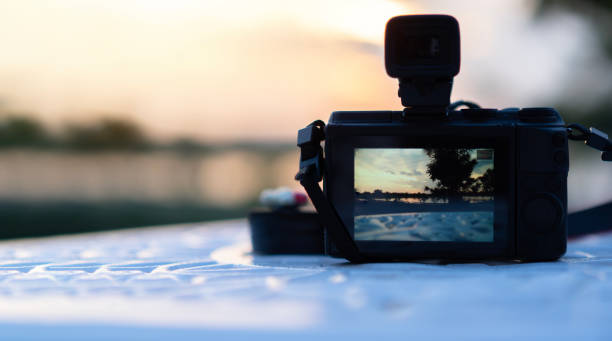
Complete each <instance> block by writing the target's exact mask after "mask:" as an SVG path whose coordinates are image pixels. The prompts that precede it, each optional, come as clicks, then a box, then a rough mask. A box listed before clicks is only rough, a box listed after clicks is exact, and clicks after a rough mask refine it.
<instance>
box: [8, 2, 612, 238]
mask: <svg viewBox="0 0 612 341" xmlns="http://www.w3.org/2000/svg"><path fill="white" fill-rule="evenodd" d="M419 13H445V14H451V15H453V16H455V17H456V18H457V19H458V20H459V23H460V27H461V38H462V65H461V73H460V74H459V76H458V77H457V78H456V80H455V87H454V92H453V100H458V99H466V100H473V101H476V102H477V103H479V104H480V105H482V106H483V107H494V108H503V107H528V106H554V107H556V108H557V109H558V110H559V111H560V112H561V114H562V115H563V116H564V117H565V119H566V122H581V123H583V124H585V125H593V126H596V127H599V128H601V129H603V130H605V131H607V132H609V133H612V116H611V109H612V96H610V95H611V94H612V34H610V32H612V1H600V0H588V1H569V0H567V1H563V0H557V1H547V0H532V1H516V0H504V1H501V0H500V1H461V2H459V1H452V0H447V1H442V0H439V1H385V0H338V1H326V0H310V1H280V0H262V1H256V2H254V1H248V0H239V1H227V0H219V1H217V0H91V1H81V0H54V1H49V0H44V1H43V0H41V1H36V0H23V1H11V0H3V1H1V2H0V48H1V52H0V238H14V237H24V236H35V235H48V234H59V233H71V232H86V231H92V230H102V229H111V228H123V227H137V226H145V225H155V224H168V223H179V222H192V221H205V220H214V219H222V218H238V217H244V216H245V214H246V212H247V211H248V209H249V207H251V206H252V205H254V204H255V202H256V198H257V196H258V194H259V192H260V190H261V189H263V188H267V187H276V186H289V187H296V188H297V184H296V183H294V181H293V175H294V173H295V172H296V168H297V159H298V154H297V149H296V148H295V147H294V140H295V133H296V131H297V129H299V128H301V127H302V126H304V125H305V124H307V123H309V122H310V121H312V120H314V119H318V118H321V119H327V117H328V115H329V113H330V112H331V111H334V110H364V109H378V110H382V109H395V110H397V109H401V105H400V101H399V98H397V81H396V80H395V79H391V78H389V77H388V76H387V75H386V73H385V70H384V63H383V36H384V28H385V23H386V21H387V20H388V19H389V18H390V17H392V16H394V15H399V14H419ZM570 148H571V158H572V161H571V162H572V163H571V171H570V178H569V197H570V201H569V205H570V209H571V210H572V211H576V210H580V209H583V208H587V207H592V206H595V205H598V204H601V203H604V202H608V201H610V200H612V191H610V188H612V167H610V165H608V164H603V163H602V162H601V161H600V159H599V153H597V152H596V151H594V150H590V149H588V148H587V147H585V146H583V145H581V144H580V143H571V145H570Z"/></svg>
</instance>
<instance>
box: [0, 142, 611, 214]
mask: <svg viewBox="0 0 612 341" xmlns="http://www.w3.org/2000/svg"><path fill="white" fill-rule="evenodd" d="M297 163H298V155H297V151H293V150H287V151H284V152H275V153H262V152H254V151H249V150H231V151H225V152H214V153H178V152H174V151H151V152H96V153H76V152H57V151H45V150H30V149H14V150H4V151H2V152H0V200H15V201H54V200H76V201H91V202H96V201H109V200H110V201H112V200H136V201H153V202H162V203H168V202H193V203H202V204H215V205H224V206H233V205H240V204H244V203H247V202H249V201H252V200H253V199H254V198H256V197H257V196H258V194H259V192H260V191H261V190H262V189H264V188H268V187H278V186H289V187H293V188H299V185H298V184H297V183H296V182H295V181H294V180H293V176H294V174H295V172H296V168H297ZM610 189H612V167H611V165H610V164H606V163H603V162H601V161H600V160H599V157H598V154H597V153H596V152H592V153H585V154H584V155H572V163H571V168H570V173H569V177H568V191H569V194H568V195H569V209H570V211H575V210H579V209H583V208H587V207H591V206H594V205H597V204H600V203H603V202H608V201H610V200H612V191H611V190H610Z"/></svg>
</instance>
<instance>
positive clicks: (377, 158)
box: [355, 148, 493, 193]
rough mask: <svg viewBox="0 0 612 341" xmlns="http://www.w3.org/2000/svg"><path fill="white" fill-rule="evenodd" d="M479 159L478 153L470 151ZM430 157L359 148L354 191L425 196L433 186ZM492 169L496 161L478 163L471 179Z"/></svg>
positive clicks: (415, 152) (419, 151)
mask: <svg viewBox="0 0 612 341" xmlns="http://www.w3.org/2000/svg"><path fill="white" fill-rule="evenodd" d="M470 155H471V158H472V159H476V150H475V149H474V150H472V151H471V152H470ZM427 163H429V157H428V156H427V154H425V151H424V150H423V149H413V148H403V149H400V148H357V149H355V190H357V191H358V192H373V191H374V190H376V189H380V190H382V191H383V192H401V193H422V192H423V190H424V188H425V186H429V187H431V186H433V182H432V181H431V179H430V178H429V176H428V175H427ZM492 168H493V159H491V160H478V163H477V164H476V166H475V167H474V170H473V171H472V178H477V177H479V176H481V175H482V174H484V172H486V171H487V169H492Z"/></svg>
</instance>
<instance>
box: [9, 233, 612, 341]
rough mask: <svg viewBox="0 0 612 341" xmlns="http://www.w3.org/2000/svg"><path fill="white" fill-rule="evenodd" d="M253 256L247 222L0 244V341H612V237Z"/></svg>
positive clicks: (597, 236) (608, 235)
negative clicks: (514, 252)
mask: <svg viewBox="0 0 612 341" xmlns="http://www.w3.org/2000/svg"><path fill="white" fill-rule="evenodd" d="M249 250H250V243H249V237H248V231H247V227H246V222H244V221H229V222H219V223H214V224H208V225H182V226H174V227H164V228H150V229H139V230H124V231H114V232H104V233H95V234H84V235H78V236H65V237H53V238H42V239H30V240H16V241H5V242H0V340H32V339H45V340H56V339H57V340H97V339H100V340H108V339H112V340H117V339H130V340H134V339H150V340H168V339H177V340H190V339H202V338H203V337H208V338H212V339H218V338H225V339H244V338H249V339H254V340H257V339H263V340H273V339H282V340H287V339H291V340H296V339H305V340H306V339H313V338H318V339H331V338H334V339H337V338H339V336H342V337H341V339H355V340H370V339H373V338H378V339H410V338H415V337H418V338H426V339H440V340H449V339H457V338H465V339H471V340H474V339H483V340H490V339H512V340H516V339H518V338H528V339H538V340H542V339H555V340H577V339H580V340H585V339H589V340H593V339H601V340H610V339H612V234H602V235H596V236H590V237H587V238H583V239H580V240H576V241H573V242H571V243H570V244H569V250H568V253H567V255H566V256H565V257H564V258H563V259H562V260H561V261H558V262H553V263H532V264H514V263H491V264H451V265H436V264H428V263H395V264H363V265H347V264H345V262H344V261H343V260H340V259H332V258H328V257H323V256H252V255H250V254H248V251H249Z"/></svg>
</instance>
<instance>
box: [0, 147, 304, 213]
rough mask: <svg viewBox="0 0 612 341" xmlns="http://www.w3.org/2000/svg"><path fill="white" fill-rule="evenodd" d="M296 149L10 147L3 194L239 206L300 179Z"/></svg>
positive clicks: (0, 176) (2, 162) (1, 176)
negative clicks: (61, 149)
mask: <svg viewBox="0 0 612 341" xmlns="http://www.w3.org/2000/svg"><path fill="white" fill-rule="evenodd" d="M296 167H297V154H296V152H281V153H275V154H273V155H270V154H268V153H266V154H262V153H256V152H248V151H241V150H233V151H227V152H219V153H184V154H183V153H178V152H172V151H153V152H96V153H75V152H57V151H44V150H43V151H41V150H27V149H18V150H9V151H3V152H1V153H0V199H5V200H16V201H54V200H70V201H75V200H76V201H93V202H95V201H113V200H135V201H152V202H165V203H167V202H192V203H203V204H215V205H226V206H232V205H239V204H243V203H245V202H248V201H250V200H252V199H253V198H255V197H256V196H257V195H258V194H259V192H260V191H261V190H262V189H263V188H266V187H277V186H283V185H285V186H286V185H293V184H292V183H293V180H292V179H293V176H292V173H294V172H295V168H296Z"/></svg>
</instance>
